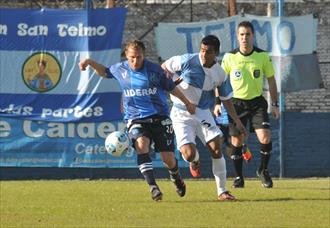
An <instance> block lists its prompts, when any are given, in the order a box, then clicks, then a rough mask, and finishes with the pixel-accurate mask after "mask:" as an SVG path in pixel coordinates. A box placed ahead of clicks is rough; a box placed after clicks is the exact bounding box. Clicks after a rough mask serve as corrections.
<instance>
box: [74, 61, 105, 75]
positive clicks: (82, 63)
mask: <svg viewBox="0 0 330 228" xmlns="http://www.w3.org/2000/svg"><path fill="white" fill-rule="evenodd" d="M88 66H91V67H92V68H93V69H94V70H95V72H96V73H97V74H98V75H100V76H102V77H105V76H106V73H105V70H106V67H105V66H103V65H102V64H99V63H97V62H95V61H94V60H92V59H83V60H81V61H80V63H79V68H80V70H81V71H84V70H86V68H87V67H88Z"/></svg>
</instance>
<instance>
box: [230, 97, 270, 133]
mask: <svg viewBox="0 0 330 228" xmlns="http://www.w3.org/2000/svg"><path fill="white" fill-rule="evenodd" d="M232 101H233V105H234V107H235V110H236V113H237V115H238V116H239V118H240V119H241V122H242V123H243V125H244V126H245V127H247V126H248V124H249V127H250V131H251V132H253V131H254V130H255V129H269V128H270V123H269V115H268V113H267V109H268V103H267V101H266V99H265V98H264V97H263V96H260V97H256V98H254V99H252V100H241V99H238V98H233V99H232ZM229 121H230V123H233V120H232V119H231V118H230V116H229ZM237 134H238V131H237V129H236V128H235V127H231V128H230V135H237Z"/></svg>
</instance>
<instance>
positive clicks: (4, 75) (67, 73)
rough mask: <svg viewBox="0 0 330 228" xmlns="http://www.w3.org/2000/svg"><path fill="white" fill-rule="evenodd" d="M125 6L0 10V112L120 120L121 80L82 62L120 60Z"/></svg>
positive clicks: (59, 118)
mask: <svg viewBox="0 0 330 228" xmlns="http://www.w3.org/2000/svg"><path fill="white" fill-rule="evenodd" d="M126 12H127V9H125V8H113V9H94V10H53V9H41V10H26V9H0V80H1V82H2V83H1V84H0V97H1V100H0V116H2V117H10V118H20V119H29V120H38V121H39V120H41V121H51V122H76V121H84V122H101V121H109V120H119V119H121V118H122V115H121V113H120V111H119V107H120V96H121V91H120V89H119V86H118V84H117V82H116V81H115V80H113V79H110V80H107V79H102V78H101V77H99V76H97V75H95V73H94V72H92V71H90V70H87V71H85V72H80V70H79V67H78V63H79V61H80V60H81V59H83V58H86V57H90V58H92V59H94V60H96V61H97V62H100V63H102V64H104V65H106V66H108V65H110V64H113V63H115V62H118V61H120V54H121V45H122V35H123V30H124V24H125V17H126Z"/></svg>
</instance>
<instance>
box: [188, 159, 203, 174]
mask: <svg viewBox="0 0 330 228" xmlns="http://www.w3.org/2000/svg"><path fill="white" fill-rule="evenodd" d="M200 164H201V163H200V161H199V160H198V161H194V162H190V163H189V169H190V173H191V175H192V176H193V177H200V176H201V171H200Z"/></svg>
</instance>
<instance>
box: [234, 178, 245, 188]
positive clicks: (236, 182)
mask: <svg viewBox="0 0 330 228" xmlns="http://www.w3.org/2000/svg"><path fill="white" fill-rule="evenodd" d="M233 188H244V179H243V177H236V178H235V180H234V183H233Z"/></svg>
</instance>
